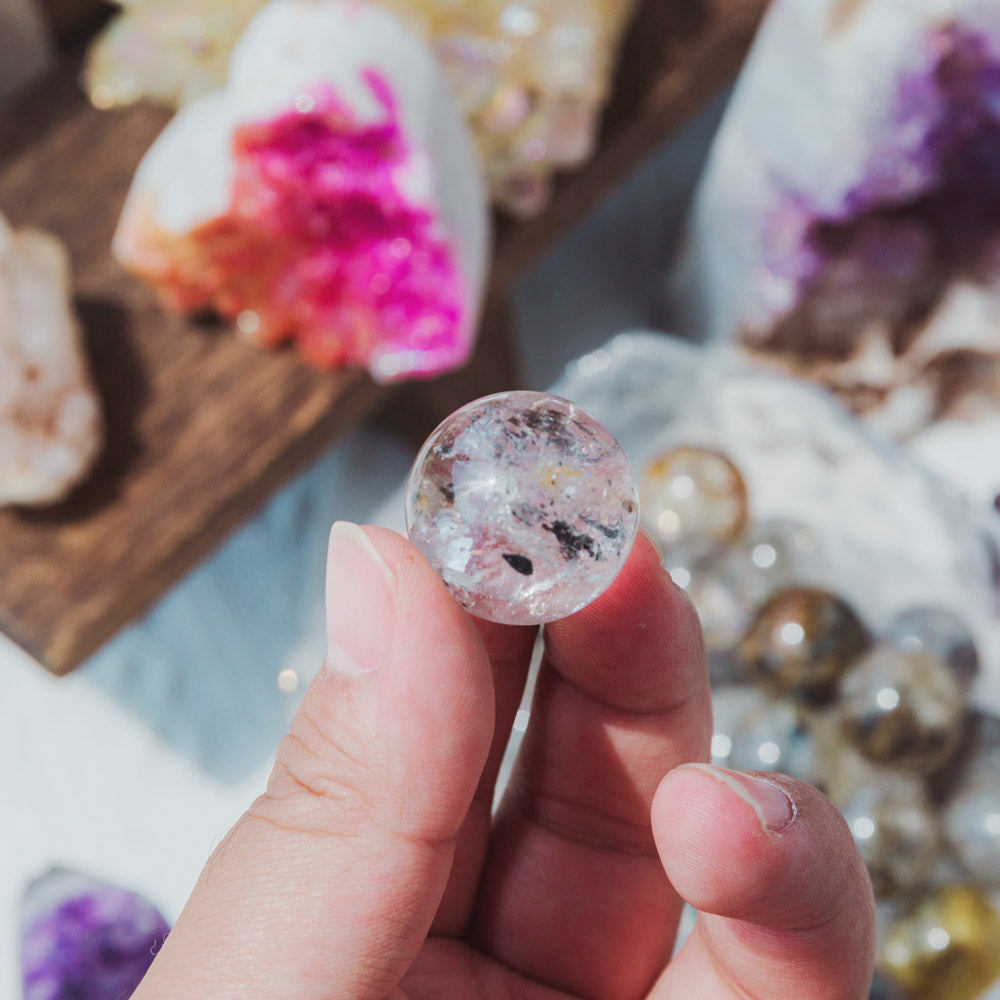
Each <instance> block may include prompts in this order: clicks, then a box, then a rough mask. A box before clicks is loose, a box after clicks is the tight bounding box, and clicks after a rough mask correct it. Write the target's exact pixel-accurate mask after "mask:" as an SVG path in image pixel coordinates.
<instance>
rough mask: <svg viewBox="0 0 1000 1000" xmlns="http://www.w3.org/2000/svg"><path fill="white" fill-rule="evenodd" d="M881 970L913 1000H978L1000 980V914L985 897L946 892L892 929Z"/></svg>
mask: <svg viewBox="0 0 1000 1000" xmlns="http://www.w3.org/2000/svg"><path fill="white" fill-rule="evenodd" d="M881 965H882V967H883V969H884V971H885V972H886V973H888V974H889V975H890V976H891V977H892V979H893V980H894V981H895V982H897V983H898V984H899V985H900V987H901V988H902V989H903V990H905V991H906V992H907V993H908V994H909V995H910V996H912V998H913V1000H977V998H978V997H980V996H982V994H983V992H984V990H986V988H987V987H988V986H990V984H991V983H993V982H994V981H995V980H996V979H997V978H998V977H1000V914H998V913H997V910H996V908H995V906H994V905H993V903H992V902H991V900H990V898H989V896H988V895H987V894H986V893H985V892H983V891H981V890H979V889H976V888H974V887H972V886H963V885H954V886H946V887H944V888H942V889H939V890H938V891H936V892H934V893H932V894H930V895H928V896H926V897H924V898H922V899H921V900H919V901H918V902H917V903H916V904H915V905H914V906H913V907H911V908H909V909H908V910H906V911H905V912H904V913H902V914H901V915H900V916H899V917H898V918H897V919H896V920H895V921H894V922H893V923H892V924H891V925H890V926H889V928H888V931H887V933H886V939H885V943H884V945H883V947H882V954H881Z"/></svg>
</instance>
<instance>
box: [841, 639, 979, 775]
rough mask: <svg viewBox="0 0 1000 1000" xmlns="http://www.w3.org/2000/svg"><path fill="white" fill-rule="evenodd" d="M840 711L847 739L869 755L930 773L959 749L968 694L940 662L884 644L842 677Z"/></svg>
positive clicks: (888, 763)
mask: <svg viewBox="0 0 1000 1000" xmlns="http://www.w3.org/2000/svg"><path fill="white" fill-rule="evenodd" d="M838 711H839V712H840V725H841V731H842V732H843V734H844V737H845V739H847V740H848V741H849V742H850V743H852V744H853V745H854V746H855V747H857V749H858V750H860V751H861V753H862V754H864V756H865V757H867V758H868V759H869V760H871V761H874V762H875V763H877V764H882V765H885V766H887V767H896V768H901V769H904V770H913V771H919V772H921V773H923V774H927V773H929V772H932V771H936V770H937V769H938V768H940V767H941V766H942V765H943V764H945V763H947V761H948V760H949V759H950V758H951V757H952V755H953V754H954V753H955V751H956V750H957V749H958V745H959V742H960V740H961V736H962V723H963V719H964V715H965V699H964V698H963V696H962V690H961V688H960V687H959V684H958V681H956V680H955V676H954V674H952V672H951V671H950V670H949V669H948V668H947V667H946V666H945V665H944V664H943V663H941V662H940V661H938V660H935V659H934V658H933V657H930V656H925V655H924V654H921V653H904V652H903V651H902V650H899V649H895V648H894V647H892V646H886V645H881V646H876V647H875V648H874V649H872V650H871V651H870V652H869V653H867V654H866V655H865V656H863V657H862V658H861V659H860V660H859V661H858V662H857V663H855V664H854V666H853V667H852V668H851V669H850V671H848V673H847V674H846V675H845V676H844V678H843V680H842V682H841V685H840V703H839V706H838Z"/></svg>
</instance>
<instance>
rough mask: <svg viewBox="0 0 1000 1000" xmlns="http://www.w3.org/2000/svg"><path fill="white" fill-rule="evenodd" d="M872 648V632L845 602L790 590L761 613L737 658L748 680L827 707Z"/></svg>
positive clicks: (831, 596) (770, 601)
mask: <svg viewBox="0 0 1000 1000" xmlns="http://www.w3.org/2000/svg"><path fill="white" fill-rule="evenodd" d="M867 644H868V634H867V631H866V629H865V627H864V625H863V624H862V623H861V621H860V619H859V618H858V616H857V615H856V614H855V613H854V611H853V609H852V608H851V607H850V605H848V604H847V602H846V601H843V600H842V599H841V598H839V597H837V596H836V595H834V594H831V593H829V592H827V591H825V590H820V589H816V588H813V587H785V588H782V589H781V590H778V591H776V592H775V593H774V594H772V595H771V597H770V598H769V599H768V600H767V602H766V603H765V604H764V606H763V607H762V608H761V609H760V610H759V612H758V613H757V616H756V618H755V619H754V621H753V622H752V623H751V625H750V628H749V629H748V631H747V633H746V635H745V636H744V637H743V639H742V640H741V641H740V645H739V649H738V652H737V655H738V660H739V663H740V669H741V670H742V671H743V673H744V675H745V676H747V677H750V678H754V679H756V680H758V681H760V682H761V683H762V684H764V685H765V686H767V687H769V688H771V689H772V690H774V691H777V692H779V693H784V694H789V695H791V696H793V697H796V698H799V699H802V700H805V701H808V702H823V701H826V700H829V698H830V697H831V695H832V694H833V692H834V690H835V689H836V685H837V682H838V681H839V679H840V677H841V675H842V674H843V673H844V672H845V671H846V670H847V668H848V667H849V666H850V665H851V663H852V662H853V661H854V660H855V659H856V658H857V657H858V656H859V655H860V654H861V653H862V652H863V651H864V650H865V648H866V647H867Z"/></svg>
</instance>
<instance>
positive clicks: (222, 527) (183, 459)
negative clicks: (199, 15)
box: [0, 0, 765, 673]
mask: <svg viewBox="0 0 1000 1000" xmlns="http://www.w3.org/2000/svg"><path fill="white" fill-rule="evenodd" d="M764 2H765V0H671V2H668V0H647V2H646V3H645V4H644V5H643V7H642V9H641V10H640V12H639V14H638V16H637V19H636V22H635V24H634V25H633V28H632V29H631V31H630V34H629V36H628V39H627V42H626V46H625V50H624V55H623V59H622V64H621V69H620V72H619V74H618V81H617V85H616V91H615V98H614V101H613V103H612V105H611V106H610V107H609V109H608V111H607V114H606V116H605V122H604V127H603V130H602V138H601V143H600V148H599V151H598V154H597V155H596V157H595V158H594V159H593V160H592V161H591V162H590V163H589V164H588V165H587V166H586V167H584V168H582V169H581V170H580V171H578V172H576V173H575V174H573V175H572V176H568V177H566V178H562V179H561V180H560V183H559V185H558V187H557V191H556V196H555V198H554V200H553V203H552V205H551V206H550V208H549V209H547V210H546V211H545V212H544V213H543V214H542V215H541V216H539V217H538V218H536V219H533V220H531V221H529V222H522V223H512V222H507V221H501V222H500V223H499V224H498V230H497V233H498V235H497V243H496V254H495V267H494V271H493V277H492V284H491V288H490V291H489V294H488V298H487V306H486V308H485V310H484V317H485V320H484V324H483V328H482V331H481V337H480V346H479V348H478V350H477V355H476V357H475V358H474V360H473V362H472V363H471V365H470V366H469V368H468V369H467V370H466V371H465V372H464V373H459V374H457V375H453V376H449V377H447V378H444V379H439V380H436V381H434V382H430V383H420V384H413V385H410V386H407V387H405V388H403V389H386V388H384V387H378V386H375V385H374V384H372V383H371V382H370V380H369V379H368V378H367V377H366V376H364V375H362V374H359V373H357V372H347V373H344V372H341V373H335V374H329V373H320V372H316V371H313V370H311V369H310V368H308V367H307V366H305V365H303V364H302V363H301V362H299V361H298V360H297V359H296V357H295V356H294V354H292V353H291V352H288V351H282V352H276V353H263V352H261V351H259V350H257V349H255V348H252V347H250V346H247V345H245V344H242V343H240V342H239V341H237V340H236V339H235V338H234V337H233V336H232V334H231V333H230V332H229V330H228V328H226V327H224V326H223V325H221V324H217V323H212V322H209V321H205V322H193V321H190V320H184V319H181V318H179V317H175V316H171V315H169V314H168V313H166V312H165V311H164V310H163V309H161V307H160V306H159V305H158V304H157V302H156V300H155V298H154V296H153V295H152V293H151V292H150V291H149V290H148V289H146V288H145V287H144V286H143V285H141V284H140V283H139V282H137V281H135V280H134V279H132V278H131V277H129V276H128V275H127V274H125V273H124V272H123V271H122V270H121V269H120V268H119V267H118V266H117V265H116V264H115V263H114V261H113V260H112V259H111V257H110V254H109V250H108V248H109V245H110V239H111V234H112V232H113V229H114V226H115V223H116V221H117V218H118V214H119V211H120V209H121V205H122V202H123V200H124V196H125V192H126V190H127V188H128V184H129V182H130V180H131V177H132V173H133V171H134V169H135V166H136V164H137V163H138V161H139V159H140V157H141V155H142V153H143V152H144V151H145V149H146V148H147V147H148V146H149V144H150V143H151V142H152V140H153V138H154V137H155V136H156V135H157V134H158V132H159V131H160V129H161V128H162V127H163V125H164V124H165V122H166V121H167V117H168V116H167V114H166V112H164V111H162V110H160V109H155V108H151V107H146V106H140V107H135V108H130V109H125V110H122V111H112V112H107V111H103V112H102V111H97V110H95V109H93V108H92V107H91V106H90V105H89V104H88V103H87V102H86V100H85V99H84V98H83V96H82V94H81V93H80V91H79V89H78V87H77V86H76V83H75V76H76V66H75V63H74V62H73V61H71V60H68V61H67V63H66V65H65V66H64V67H63V68H62V69H61V71H60V72H59V73H57V74H56V75H55V76H54V77H53V78H51V79H49V80H46V81H44V83H43V84H42V85H41V86H38V87H36V88H34V89H33V90H32V91H31V92H29V93H27V94H25V95H23V97H22V98H21V99H20V100H16V101H14V102H13V104H12V105H11V106H10V108H9V109H8V110H7V111H6V113H5V115H4V116H3V117H2V118H0V211H2V212H4V213H5V214H6V215H7V216H8V217H9V218H10V220H11V221H12V222H13V223H14V224H15V225H22V224H31V225H34V226H39V227H42V228H44V229H48V230H51V231H52V232H54V233H56V234H57V235H59V236H60V237H61V238H62V239H63V240H64V241H65V242H66V244H67V246H68V248H69V251H70V256H71V260H72V264H73V274H74V291H75V297H76V305H77V308H78V311H79V314H80V318H81V321H82V323H83V326H84V330H85V336H86V343H87V348H88V351H89V354H90V357H91V360H92V364H93V369H94V372H95V377H96V379H97V382H98V384H99V388H100V392H101V396H102V400H103V404H104V409H105V414H106V419H107V444H106V447H105V451H104V454H103V457H102V459H101V461H100V463H99V465H98V467H97V468H96V469H95V471H94V474H93V475H92V476H91V477H90V478H89V479H88V480H87V482H85V483H84V484H83V485H82V486H80V487H79V488H78V489H77V490H76V492H75V493H74V494H73V495H72V496H71V497H70V498H69V499H68V500H67V501H65V502H64V503H61V504H59V505H57V506H55V507H51V508H48V509H45V510H37V511H31V510H25V509H8V510H6V511H0V631H3V632H5V633H6V634H8V635H9V636H10V637H12V638H13V639H14V640H15V641H16V642H18V643H20V644H21V645H23V646H24V647H25V649H27V650H28V651H29V652H30V653H32V654H33V655H34V656H35V657H37V658H38V659H39V660H40V661H41V662H42V663H43V664H45V666H47V667H48V668H49V669H50V670H52V671H54V672H56V673H65V672H67V671H69V670H71V669H72V668H73V667H74V666H76V665H77V664H79V663H80V662H81V661H82V660H83V659H84V658H85V657H86V656H87V655H88V654H90V653H91V652H93V651H94V650H95V649H96V648H97V647H98V646H99V645H101V644H102V643H103V642H104V641H106V640H107V639H108V638H109V637H110V636H112V635H113V634H114V633H115V632H116V631H117V630H118V629H120V628H121V627H122V626H123V625H124V624H126V623H127V622H128V621H129V620H131V619H132V618H134V617H135V616H137V615H138V614H140V613H141V612H142V611H143V610H145V609H146V608H148V607H149V605H150V604H151V603H152V602H153V601H154V600H155V599H156V598H157V597H158V596H159V595H160V594H162V593H163V592H164V590H166V589H167V588H168V587H169V586H170V585H171V584H172V583H174V582H175V581H176V580H177V579H178V577H179V576H180V575H181V574H182V573H184V572H185V571H186V570H188V569H189V568H191V567H192V566H193V565H194V564H195V563H196V562H197V561H198V560H199V559H201V558H202V557H204V556H205V555H206V554H207V552H208V551H210V549H211V548H213V547H214V546H215V545H217V544H218V543H219V542H220V541H221V540H222V539H223V538H225V537H226V535H227V534H228V533H229V532H231V531H232V530H233V529H234V528H235V527H237V526H238V525H239V524H240V523H241V522H242V521H243V520H244V519H245V518H246V517H247V516H249V515H250V514H251V513H252V512H253V511H254V510H255V509H256V508H257V507H259V505H260V504H261V503H262V502H263V501H264V500H266V499H267V497H268V496H270V495H271V493H272V492H273V491H274V490H275V489H276V488H277V487H278V486H279V485H281V484H282V483H283V482H284V481H286V480H287V478H288V477H289V476H291V475H292V474H293V473H294V472H296V471H298V470H299V469H301V468H302V467H303V466H304V465H305V464H306V463H307V462H308V461H309V460H310V459H312V458H314V457H315V456H316V455H317V454H318V453H319V452H320V451H321V450H322V449H323V448H324V447H325V446H327V445H329V444H330V443H331V442H332V441H333V440H334V439H335V438H336V436H337V435H338V434H339V433H342V432H344V431H345V430H346V429H348V428H349V427H351V426H352V425H353V424H355V423H356V422H357V421H359V420H360V419H362V418H363V417H364V416H365V415H367V414H371V413H372V412H373V411H375V410H376V409H378V408H380V407H382V408H384V407H385V406H386V404H387V402H389V401H390V400H391V401H392V407H391V410H389V411H386V412H387V413H388V414H389V416H388V417H387V420H388V422H389V423H390V424H392V425H394V426H397V427H401V428H405V429H406V430H407V431H408V432H409V436H410V437H411V439H416V438H418V437H420V436H422V435H423V434H424V433H426V432H427V431H429V430H430V429H431V427H432V426H433V424H434V423H435V422H436V421H437V420H439V419H441V418H442V417H443V416H444V415H446V413H448V412H449V411H450V410H451V409H453V408H454V407H455V406H456V405H459V404H460V403H462V402H464V401H465V400H467V399H471V398H474V397H475V396H477V395H481V394H482V393H484V392H489V391H494V390H495V389H499V388H509V387H512V385H513V384H515V383H516V381H517V374H516V364H515V359H514V358H513V355H512V352H511V349H510V341H509V338H508V337H507V336H506V323H505V316H506V311H505V309H504V295H505V292H506V290H507V289H508V288H509V286H510V284H511V282H513V281H515V280H516V279H517V277H518V276H519V275H521V274H522V273H523V272H524V271H525V269H526V268H528V267H529V266H530V265H531V263H532V262H534V261H535V260H536V259H537V258H538V256H539V255H540V254H542V253H543V252H544V251H545V250H546V249H547V248H549V247H550V246H551V245H552V243H553V242H554V241H555V240H556V239H557V238H558V236H559V235H560V234H561V233H563V232H564V231H565V230H566V229H567V228H568V227H569V226H571V225H572V223H573V222H574V221H576V220H577V219H579V218H580V217H581V215H582V214H583V213H584V212H586V211H587V210H588V209H589V208H590V207H592V206H593V205H594V204H595V203H596V202H597V201H599V200H600V198H601V197H602V196H603V195H604V194H606V193H607V192H608V190H609V188H610V187H611V186H612V185H613V184H615V183H616V182H617V181H619V180H620V179H621V178H622V177H623V176H624V175H625V174H626V173H627V172H628V171H629V170H630V169H632V168H634V167H635V166H636V164H637V163H638V162H639V161H640V160H641V159H642V158H643V157H644V156H645V155H646V154H648V153H649V152H651V151H652V149H654V148H655V147H656V145H657V144H659V143H660V142H662V140H663V139H664V137H665V136H666V135H668V134H669V132H670V131H671V130H672V129H674V128H676V127H677V126H678V125H680V124H681V123H683V122H684V121H685V120H686V119H687V118H688V117H689V116H690V115H692V114H693V113H694V112H696V111H697V110H698V109H699V107H701V106H702V104H703V103H704V102H705V101H706V100H707V99H708V98H709V97H710V96H711V95H712V94H713V93H714V92H716V91H717V90H718V88H719V87H720V86H721V85H722V84H724V83H725V82H726V81H727V80H729V79H730V78H731V77H732V76H733V74H734V73H735V71H736V69H737V68H738V66H739V64H740V61H741V59H742V57H743V54H744V52H745V50H746V48H747V45H748V44H749V41H750V39H751V38H752V35H753V32H754V30H755V28H756V25H757V22H758V19H759V17H760V14H761V12H762V10H763V7H764Z"/></svg>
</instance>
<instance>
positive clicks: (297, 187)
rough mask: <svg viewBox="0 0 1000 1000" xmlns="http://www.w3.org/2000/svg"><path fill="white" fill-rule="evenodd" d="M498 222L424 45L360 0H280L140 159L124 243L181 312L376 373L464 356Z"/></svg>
mask: <svg viewBox="0 0 1000 1000" xmlns="http://www.w3.org/2000/svg"><path fill="white" fill-rule="evenodd" d="M487 242H488V220H487V215H486V205H485V197H484V194H483V192H482V189H481V184H480V179H479V175H478V168H477V165H476V161H475V154H474V151H473V149H472V147H471V144H470V142H469V140H468V136H467V135H466V132H465V129H464V127H463V125H462V122H461V119H460V117H459V115H458V112H457V110H456V109H455V108H454V106H453V104H452V102H451V99H450V97H449V94H448V91H447V87H446V84H445V82H444V79H443V77H442V75H441V73H440V70H439V69H438V66H437V63H436V61H435V60H434V57H433V54H432V53H431V52H430V50H429V49H428V48H427V46H426V45H425V44H424V43H423V42H422V41H421V40H420V39H419V38H418V37H416V36H415V35H413V34H412V33H411V32H409V31H408V30H407V29H406V28H405V27H404V26H403V25H402V23H401V22H400V21H399V20H398V19H397V18H396V17H395V16H393V15H392V14H390V13H388V12H386V11H384V10H382V9H381V8H379V7H376V6H374V5H369V4H364V3H359V2H356V0H272V2H271V3H270V4H268V6H267V7H265V8H264V9H263V10H262V11H261V12H260V13H259V14H258V15H257V16H256V17H255V18H254V20H253V21H252V22H251V24H250V26H249V27H248V28H247V30H246V32H245V33H244V34H243V36H242V38H241V41H240V43H239V45H238V46H237V47H236V49H235V50H234V52H233V56H232V60H231V64H230V73H229V81H228V84H227V86H226V88H225V89H224V90H219V91H215V92H213V93H211V94H208V95H206V96H204V97H201V98H199V99H197V100H193V101H191V102H189V103H188V104H186V105H185V106H184V107H183V109H182V110H181V111H180V112H179V113H178V114H177V115H176V116H175V118H174V119H173V120H172V121H171V122H170V123H169V124H168V126H167V127H166V129H165V130H164V131H163V133H162V134H161V135H160V136H159V137H158V139H157V140H156V142H155V143H154V144H153V146H152V147H151V149H150V150H149V151H148V152H147V154H146V156H145V157H144V158H143V160H142V162H141V164H140V166H139V169H138V171H137V173H136V176H135V179H134V181H133V184H132V188H131V190H130V192H129V196H128V199H127V201H126V204H125V208H124V211H123V213H122V218H121V221H120V223H119V226H118V230H117V232H116V234H115V240H114V250H115V253H116V255H117V257H118V258H119V260H121V261H122V262H123V263H124V264H125V265H126V266H127V267H128V268H130V269H131V270H133V271H135V272H136V273H137V274H139V275H141V276H142V277H144V278H145V279H146V280H148V281H149V282H151V283H152V284H153V285H154V286H155V287H156V288H157V289H158V290H159V292H160V294H161V296H162V298H163V299H164V300H165V301H166V302H167V303H168V304H169V305H170V306H172V307H174V308H176V309H179V310H182V311H185V312H196V311H200V310H205V309H214V310H216V311H217V312H219V313H220V314H222V315H223V316H225V317H227V318H229V319H232V320H234V321H235V322H236V325H237V328H238V329H239V331H240V333H241V334H242V335H243V336H245V337H246V338H247V339H249V340H251V341H252V342H254V343H257V344H260V345H264V346H272V345H275V344H278V343H281V342H283V341H286V340H293V341H294V342H295V343H296V344H297V346H298V348H299V349H300V351H301V353H302V354H303V355H304V356H305V357H306V358H307V359H308V360H309V361H311V362H312V363H314V364H316V365H318V366H321V367H334V366H339V365H363V366H365V367H367V368H368V370H369V372H370V373H371V374H372V376H373V377H374V378H376V379H378V380H380V381H392V380H394V379H399V378H404V377H408V376H411V377H421V376H431V375H435V374H438V373H440V372H442V371H446V370H448V369H451V368H454V367H457V366H459V365H460V364H462V363H463V362H464V361H465V360H466V358H467V357H468V355H469V352H470V350H471V346H472V341H473V335H474V329H475V323H476V319H477V313H478V304H479V297H480V291H481V286H482V281H483V273H484V269H485V263H486V247H487Z"/></svg>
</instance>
